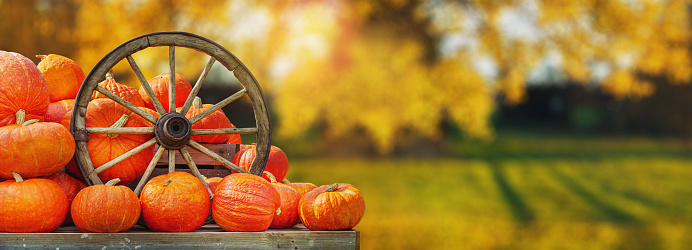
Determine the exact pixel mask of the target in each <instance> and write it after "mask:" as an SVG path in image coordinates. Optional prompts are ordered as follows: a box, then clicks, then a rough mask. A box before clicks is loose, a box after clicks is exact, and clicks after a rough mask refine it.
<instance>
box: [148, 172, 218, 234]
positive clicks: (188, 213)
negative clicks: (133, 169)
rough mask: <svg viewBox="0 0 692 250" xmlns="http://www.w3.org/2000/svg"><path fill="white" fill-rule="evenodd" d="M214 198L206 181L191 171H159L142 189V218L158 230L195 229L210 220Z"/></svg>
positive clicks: (182, 230)
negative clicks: (190, 172)
mask: <svg viewBox="0 0 692 250" xmlns="http://www.w3.org/2000/svg"><path fill="white" fill-rule="evenodd" d="M210 199H211V197H210V196H209V191H207V187H206V186H205V185H204V183H202V181H201V180H200V179H197V177H195V176H193V175H191V174H189V173H186V172H172V173H168V174H165V175H159V176H156V177H154V178H151V179H150V180H149V181H148V182H147V184H146V185H144V188H143V189H142V194H141V195H140V200H141V202H142V218H143V219H144V223H146V225H147V227H149V229H151V230H152V231H155V232H192V231H195V230H197V229H198V228H200V227H201V226H202V225H204V222H205V221H206V220H207V217H208V216H209V207H210V206H211V201H210Z"/></svg>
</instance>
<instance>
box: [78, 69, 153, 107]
mask: <svg viewBox="0 0 692 250" xmlns="http://www.w3.org/2000/svg"><path fill="white" fill-rule="evenodd" d="M99 86H101V87H103V88H104V89H106V90H108V91H110V92H111V93H113V94H115V95H117V96H119V97H120V98H123V100H125V101H128V102H129V103H132V105H135V106H138V107H141V106H144V100H143V99H142V96H140V95H139V91H138V90H137V89H135V88H133V87H130V86H127V85H123V84H120V83H118V82H116V81H115V79H113V75H112V74H111V73H110V72H108V73H106V80H103V81H102V82H100V83H99ZM98 98H108V97H107V96H106V95H104V94H101V93H100V92H98V91H94V93H93V94H92V95H91V99H92V100H93V99H98Z"/></svg>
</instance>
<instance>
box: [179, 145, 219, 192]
mask: <svg viewBox="0 0 692 250" xmlns="http://www.w3.org/2000/svg"><path fill="white" fill-rule="evenodd" d="M178 151H180V155H182V156H183V160H185V162H186V163H187V166H188V167H190V170H192V173H193V174H194V175H195V176H196V177H197V179H199V180H200V181H202V183H203V184H204V186H205V187H207V191H209V196H210V197H214V192H212V191H211V189H210V188H209V185H207V181H205V180H204V178H203V177H202V173H200V172H199V169H198V168H197V165H196V164H195V162H194V161H192V156H190V152H188V151H187V148H185V147H182V148H180V149H179V150H178Z"/></svg>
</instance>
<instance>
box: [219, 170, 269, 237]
mask: <svg viewBox="0 0 692 250" xmlns="http://www.w3.org/2000/svg"><path fill="white" fill-rule="evenodd" d="M280 206H281V196H280V195H279V192H277V191H276V189H274V188H273V187H272V185H271V184H269V182H267V181H266V180H264V179H262V178H260V177H259V176H256V175H253V174H246V173H239V174H231V175H228V176H226V177H224V178H223V180H221V183H219V186H218V187H217V188H216V193H214V201H213V202H212V206H211V214H212V217H213V218H214V221H215V222H216V224H217V225H219V226H220V227H221V228H223V229H224V230H226V231H229V232H260V231H265V230H267V229H268V228H269V225H270V224H271V223H272V219H273V218H274V215H275V214H276V213H277V212H279V211H278V209H279V207H280Z"/></svg>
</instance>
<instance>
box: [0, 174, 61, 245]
mask: <svg viewBox="0 0 692 250" xmlns="http://www.w3.org/2000/svg"><path fill="white" fill-rule="evenodd" d="M13 177H14V180H8V181H3V182H0V232H10V233H49V232H52V231H54V230H55V229H57V228H58V227H59V226H60V225H61V224H62V223H63V221H64V220H65V216H66V215H67V211H68V209H69V205H68V203H67V196H66V195H65V192H64V191H63V190H62V188H60V186H59V185H58V184H57V183H55V182H54V181H51V180H48V179H43V178H33V179H28V180H23V179H22V177H21V176H20V175H19V174H17V173H14V174H13Z"/></svg>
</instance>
